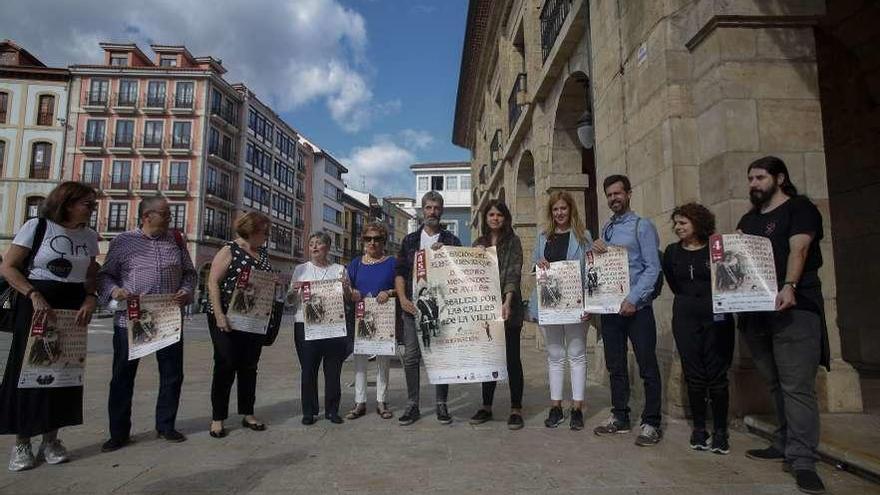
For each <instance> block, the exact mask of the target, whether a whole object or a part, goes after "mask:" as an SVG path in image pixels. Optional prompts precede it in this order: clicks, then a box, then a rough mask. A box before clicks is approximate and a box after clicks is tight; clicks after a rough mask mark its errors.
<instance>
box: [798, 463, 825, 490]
mask: <svg viewBox="0 0 880 495" xmlns="http://www.w3.org/2000/svg"><path fill="white" fill-rule="evenodd" d="M794 479H795V481H796V482H797V487H798V490H800V491H802V492H804V493H816V494H819V493H825V484H824V483H822V478H820V477H819V475H818V474H817V473H816V471H813V470H812V469H795V471H794Z"/></svg>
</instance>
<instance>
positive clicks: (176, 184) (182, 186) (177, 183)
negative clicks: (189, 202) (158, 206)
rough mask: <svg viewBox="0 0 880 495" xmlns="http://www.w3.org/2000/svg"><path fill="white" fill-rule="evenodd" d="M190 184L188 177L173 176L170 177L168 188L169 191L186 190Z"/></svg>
mask: <svg viewBox="0 0 880 495" xmlns="http://www.w3.org/2000/svg"><path fill="white" fill-rule="evenodd" d="M187 186H188V181H187V180H186V177H183V178H174V177H171V178H169V179H168V190H169V191H186V190H187Z"/></svg>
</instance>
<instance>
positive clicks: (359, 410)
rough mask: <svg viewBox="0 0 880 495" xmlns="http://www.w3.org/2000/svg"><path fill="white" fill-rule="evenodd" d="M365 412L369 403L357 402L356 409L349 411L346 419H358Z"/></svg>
mask: <svg viewBox="0 0 880 495" xmlns="http://www.w3.org/2000/svg"><path fill="white" fill-rule="evenodd" d="M365 414H367V405H366V404H355V406H354V409H352V410H351V411H348V414H346V415H345V419H358V418H360V417H361V416H363V415H365Z"/></svg>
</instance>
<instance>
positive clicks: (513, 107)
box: [507, 73, 527, 132]
mask: <svg viewBox="0 0 880 495" xmlns="http://www.w3.org/2000/svg"><path fill="white" fill-rule="evenodd" d="M526 81H527V79H526V74H524V73H521V74H518V75H517V76H516V80H515V81H514V83H513V88H512V89H511V90H510V97H509V98H507V124H508V127H507V129H508V132H513V128H514V127H515V126H516V123H517V122H518V121H519V117H520V115H522V110H523V107H524V106H525V105H526Z"/></svg>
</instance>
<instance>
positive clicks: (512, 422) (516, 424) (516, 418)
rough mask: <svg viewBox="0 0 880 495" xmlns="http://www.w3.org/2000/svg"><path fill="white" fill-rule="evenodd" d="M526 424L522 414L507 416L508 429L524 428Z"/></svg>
mask: <svg viewBox="0 0 880 495" xmlns="http://www.w3.org/2000/svg"><path fill="white" fill-rule="evenodd" d="M525 425H526V424H525V423H524V422H523V417H522V415H521V414H517V413H514V414H511V415H510V417H509V418H507V429H508V430H522V429H523V427H524V426H525Z"/></svg>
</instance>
